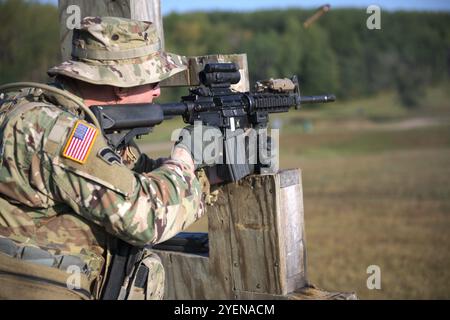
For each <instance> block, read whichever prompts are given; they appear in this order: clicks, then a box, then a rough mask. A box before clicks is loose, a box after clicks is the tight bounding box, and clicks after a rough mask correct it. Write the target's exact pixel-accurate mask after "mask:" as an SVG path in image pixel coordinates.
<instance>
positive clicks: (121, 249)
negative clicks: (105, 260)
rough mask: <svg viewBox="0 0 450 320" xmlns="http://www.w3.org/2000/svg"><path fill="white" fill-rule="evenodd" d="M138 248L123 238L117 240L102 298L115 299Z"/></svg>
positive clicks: (137, 252)
mask: <svg viewBox="0 0 450 320" xmlns="http://www.w3.org/2000/svg"><path fill="white" fill-rule="evenodd" d="M139 252H140V250H139V248H136V247H133V246H132V245H130V244H128V243H126V242H125V241H123V240H119V239H118V240H117V246H116V248H115V249H114V250H113V253H112V255H113V257H112V260H111V265H110V267H109V271H108V276H107V280H106V283H105V285H104V288H103V290H102V291H103V292H102V297H101V299H102V300H117V299H118V298H119V294H120V289H121V287H122V285H123V282H124V280H125V277H126V276H127V274H129V273H130V272H131V271H132V267H133V265H134V264H135V262H136V259H137V258H138V254H139Z"/></svg>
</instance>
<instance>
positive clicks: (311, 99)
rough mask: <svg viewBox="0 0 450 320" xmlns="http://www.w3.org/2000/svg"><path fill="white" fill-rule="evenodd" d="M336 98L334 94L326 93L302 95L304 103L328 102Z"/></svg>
mask: <svg viewBox="0 0 450 320" xmlns="http://www.w3.org/2000/svg"><path fill="white" fill-rule="evenodd" d="M335 100H336V96H335V95H334V94H324V95H321V96H301V100H300V102H301V103H302V104H303V103H327V102H333V101H335Z"/></svg>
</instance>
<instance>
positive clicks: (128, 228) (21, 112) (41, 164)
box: [0, 17, 204, 299]
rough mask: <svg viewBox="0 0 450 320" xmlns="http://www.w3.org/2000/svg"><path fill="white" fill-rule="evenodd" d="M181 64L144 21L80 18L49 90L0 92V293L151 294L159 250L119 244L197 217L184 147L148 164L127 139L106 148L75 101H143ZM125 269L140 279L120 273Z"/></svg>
mask: <svg viewBox="0 0 450 320" xmlns="http://www.w3.org/2000/svg"><path fill="white" fill-rule="evenodd" d="M185 68H186V67H185V66H184V65H183V61H182V58H181V57H179V56H177V55H174V54H170V53H166V52H163V51H162V50H161V47H160V40H159V38H158V36H157V32H156V30H155V27H154V25H152V24H151V23H148V22H139V21H133V20H129V19H122V18H113V17H102V18H99V17H95V18H94V17H88V18H85V19H83V21H82V23H81V27H80V29H76V30H74V36H73V49H72V60H70V61H67V62H64V63H62V64H61V65H59V66H56V67H53V68H51V69H50V70H49V75H51V76H55V83H54V84H53V86H52V87H48V86H38V85H36V86H33V85H32V84H25V85H24V87H27V88H22V89H21V90H16V91H14V92H11V91H9V92H6V90H2V92H4V93H3V94H2V100H1V103H0V128H1V131H0V132H1V135H0V139H1V140H0V144H1V145H0V282H1V286H0V298H13V299H54V298H56V299H98V298H101V297H103V298H105V297H106V298H111V297H112V296H111V295H108V294H105V290H106V289H105V288H108V287H114V286H116V287H117V285H119V289H120V296H119V298H121V299H124V298H129V299H132V298H146V299H161V298H162V296H163V286H164V271H163V268H162V265H161V262H160V260H159V258H158V257H157V256H156V255H154V254H152V253H150V252H149V251H147V250H144V251H138V254H134V255H129V254H128V253H130V252H134V253H136V251H132V250H131V249H129V248H128V249H127V248H126V247H125V249H124V246H123V244H124V243H127V244H131V245H133V246H134V247H143V246H145V245H148V244H154V243H159V242H162V241H164V240H167V239H169V238H171V237H172V236H174V235H175V234H177V233H178V232H180V231H181V230H183V229H184V228H186V227H187V226H189V225H190V224H191V223H193V222H194V221H196V220H197V219H198V218H200V217H201V216H202V214H203V212H204V209H203V202H202V196H201V195H202V192H201V188H200V183H199V181H198V179H197V178H196V176H195V174H194V164H193V160H192V156H191V153H190V152H189V148H187V147H186V146H183V145H180V146H175V147H174V148H173V150H172V153H171V157H170V158H169V159H166V160H159V161H153V160H151V159H149V158H147V157H146V156H145V155H143V154H141V155H140V154H139V152H138V150H137V148H136V146H135V145H133V144H132V145H129V146H126V147H125V148H123V149H121V150H112V149H111V148H110V147H109V146H108V144H107V141H106V140H105V138H104V137H103V136H102V134H101V130H99V128H98V127H96V125H95V121H94V120H93V119H92V118H93V117H91V115H92V113H90V112H89V110H88V109H87V108H86V107H84V108H83V104H84V105H85V106H87V107H89V106H92V105H102V104H122V103H141V102H146V103H148V102H151V101H152V100H153V99H154V98H156V97H158V96H159V94H160V89H159V87H158V83H159V82H160V81H162V80H164V79H166V78H168V77H170V76H172V75H174V74H176V73H178V72H180V71H183V70H184V69H185ZM16 87H17V86H16ZM38 87H39V88H38ZM80 105H81V107H80ZM124 250H125V251H124ZM127 250H129V251H127ZM123 252H125V254H123ZM119 253H122V254H119ZM130 256H131V257H132V258H133V259H130ZM122 258H126V259H128V261H125V263H122V264H117V261H120V259H122ZM115 263H116V264H115ZM117 265H119V266H121V267H117ZM130 266H131V268H130ZM125 267H126V268H125ZM118 268H119V269H120V268H122V270H119V269H118ZM129 270H132V271H134V272H131V273H133V274H140V276H141V277H140V278H141V279H137V278H135V277H132V276H131V277H121V276H120V275H121V274H122V273H125V271H129ZM141 271H145V272H144V273H143V274H144V275H145V276H144V278H145V281H144V282H142V281H141V280H142V273H141ZM129 274H130V273H129ZM138 280H139V281H140V282H142V283H138ZM118 281H120V283H119V284H117V283H118ZM111 283H112V284H111Z"/></svg>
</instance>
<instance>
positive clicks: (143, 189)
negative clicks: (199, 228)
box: [23, 109, 204, 245]
mask: <svg viewBox="0 0 450 320" xmlns="http://www.w3.org/2000/svg"><path fill="white" fill-rule="evenodd" d="M40 112H41V115H42V111H40ZM48 112H49V113H55V111H54V110H50V109H49V111H48ZM36 116H37V115H36V114H33V112H29V113H28V114H27V117H26V118H24V119H23V122H24V127H26V126H27V125H29V126H33V125H34V126H40V124H39V123H38V124H37V125H36V123H35V120H34V118H35V117H36ZM27 121H28V122H29V124H26V123H25V122H27ZM78 121H79V120H78V119H77V118H75V117H73V116H71V115H70V114H68V113H65V112H56V116H55V119H54V122H53V124H52V125H48V124H46V126H47V127H44V128H45V129H44V132H43V134H42V139H41V144H40V145H39V146H38V145H36V146H35V148H31V149H35V151H34V152H36V154H37V156H38V160H36V161H39V167H40V168H41V169H40V170H39V173H34V174H35V175H38V176H40V179H42V181H43V185H44V186H41V188H42V189H45V190H44V192H47V193H48V194H49V196H50V197H53V198H54V200H55V201H56V202H64V203H66V204H67V205H69V206H70V207H71V208H72V209H73V210H74V211H75V212H76V213H77V214H79V215H81V216H83V217H84V218H86V219H88V220H90V221H93V222H95V223H97V224H99V225H102V226H104V227H105V228H106V230H107V231H108V232H109V233H111V234H114V235H116V236H118V237H119V238H121V239H123V240H125V241H127V242H129V243H131V244H134V245H145V244H149V243H158V242H162V241H165V240H167V239H169V238H171V237H173V236H174V235H175V234H176V233H178V232H180V231H181V230H183V229H184V228H186V227H187V226H189V225H190V224H191V223H193V222H194V221H196V220H197V219H198V218H199V217H200V216H202V214H203V212H204V211H203V204H202V201H201V189H200V184H199V182H198V180H197V178H196V177H195V175H192V174H191V173H190V170H188V168H187V166H186V165H185V164H183V163H180V162H177V161H173V160H168V161H166V162H165V163H164V164H163V165H162V166H161V167H159V168H158V169H156V170H154V171H152V172H149V173H142V174H139V173H135V172H133V171H131V170H129V169H128V168H126V167H125V166H124V165H123V164H122V163H121V159H120V157H118V156H117V155H116V154H115V153H114V152H112V150H111V149H109V147H108V146H107V144H106V141H105V140H104V138H103V136H102V135H101V134H99V133H98V134H97V136H96V138H95V139H94V141H93V142H92V145H91V146H89V152H88V154H87V155H86V159H85V161H84V163H79V162H77V161H74V159H71V158H70V156H72V157H73V158H76V156H74V155H73V154H70V156H69V157H68V156H67V153H68V151H67V148H68V146H69V144H70V141H71V139H73V136H74V128H75V127H77V125H78V124H79V122H78ZM47 122H48V121H47ZM82 123H83V124H84V125H86V126H89V124H88V123H86V122H82ZM91 128H93V126H92V127H91ZM75 134H77V133H76V132H75ZM25 139H26V138H25ZM30 151H32V152H33V150H30ZM78 160H79V159H78ZM36 171H37V170H34V171H33V172H36ZM35 180H36V179H35ZM38 180H39V179H38Z"/></svg>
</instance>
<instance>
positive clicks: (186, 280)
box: [154, 169, 355, 299]
mask: <svg viewBox="0 0 450 320" xmlns="http://www.w3.org/2000/svg"><path fill="white" fill-rule="evenodd" d="M207 215H208V225H209V230H208V236H209V256H208V257H205V256H202V255H195V254H186V253H179V252H171V251H163V250H154V251H155V252H157V253H158V254H159V255H160V257H161V259H162V261H163V264H164V266H165V269H166V289H165V290H166V291H165V298H166V299H306V298H310V299H311V298H320V299H327V298H333V299H336V298H339V299H349V298H350V299H351V298H355V296H354V295H353V294H345V293H329V292H326V291H322V290H319V289H316V288H314V287H310V286H309V285H308V278H307V272H306V245H305V233H304V215H303V197H302V184H301V171H300V170H299V169H292V170H284V171H281V172H280V173H278V174H273V175H254V176H249V177H247V178H245V179H243V180H241V181H239V182H237V183H230V184H228V185H225V186H224V187H222V188H221V189H220V192H219V197H218V200H217V202H216V203H215V204H214V205H213V206H209V207H208V210H207Z"/></svg>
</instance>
